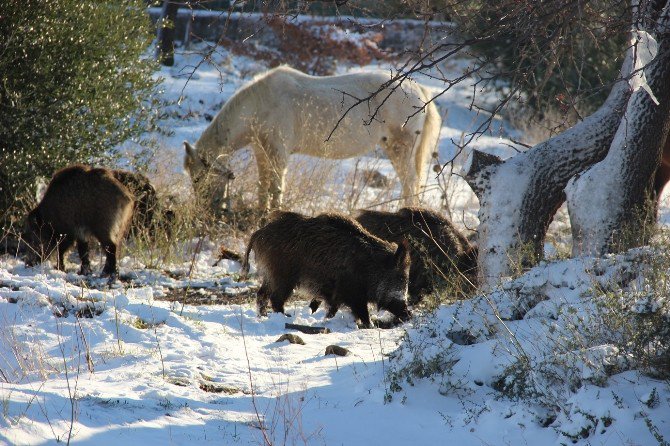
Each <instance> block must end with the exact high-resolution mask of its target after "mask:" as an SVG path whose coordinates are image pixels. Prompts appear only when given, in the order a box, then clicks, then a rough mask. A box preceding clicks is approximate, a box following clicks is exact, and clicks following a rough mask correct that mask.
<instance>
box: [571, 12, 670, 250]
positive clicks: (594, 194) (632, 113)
mask: <svg viewBox="0 0 670 446" xmlns="http://www.w3.org/2000/svg"><path fill="white" fill-rule="evenodd" d="M669 4H670V2H669ZM664 11H665V14H667V13H668V5H666V7H665V10H664ZM665 14H664V16H665ZM661 23H662V25H660V27H659V29H657V31H658V32H657V36H656V37H657V42H658V45H659V49H658V54H657V55H656V58H655V59H654V60H653V61H652V62H651V63H650V64H649V66H648V67H647V68H646V69H645V70H644V71H645V75H646V78H647V80H648V83H649V86H650V87H651V90H652V91H653V92H654V94H655V95H656V97H657V99H658V101H659V104H658V105H656V104H655V103H654V102H653V101H652V99H651V96H650V95H649V94H648V93H647V92H646V91H645V90H643V89H639V90H637V91H636V92H635V93H633V95H632V96H631V98H630V99H629V101H628V105H627V107H626V112H625V114H624V116H623V118H622V119H621V123H620V125H619V128H618V130H617V133H616V135H615V137H614V140H613V142H612V145H611V147H610V150H609V152H608V154H607V156H606V157H605V159H604V160H602V161H601V162H599V163H598V164H595V165H594V166H592V167H591V168H590V169H588V170H587V171H585V172H583V173H581V174H578V175H576V176H575V178H573V179H572V180H571V181H570V183H569V184H568V187H567V188H566V190H565V192H566V195H567V201H568V212H569V214H570V221H571V224H572V236H573V246H572V254H573V255H574V256H577V255H595V256H598V255H602V254H605V253H608V252H615V251H619V250H625V249H629V248H631V247H635V246H641V245H644V244H647V243H648V242H649V237H650V236H651V234H652V232H653V227H654V224H655V218H656V209H655V205H654V196H653V195H654V193H653V188H654V173H655V171H656V170H657V168H658V167H659V164H660V161H661V156H662V153H663V148H664V146H665V141H666V137H667V134H668V129H669V128H670V88H668V86H670V30H669V29H668V27H667V25H666V24H667V19H662V20H661Z"/></svg>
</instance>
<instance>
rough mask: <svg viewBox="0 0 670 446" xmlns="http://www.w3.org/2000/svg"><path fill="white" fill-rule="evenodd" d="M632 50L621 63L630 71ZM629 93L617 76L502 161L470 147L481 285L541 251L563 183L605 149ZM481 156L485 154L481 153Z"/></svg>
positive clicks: (487, 286)
mask: <svg viewBox="0 0 670 446" xmlns="http://www.w3.org/2000/svg"><path fill="white" fill-rule="evenodd" d="M632 60H633V58H632V54H628V55H627V56H626V58H625V60H624V63H623V65H622V68H621V77H622V78H625V77H627V76H628V74H629V73H630V72H631V68H632ZM629 96H630V92H629V89H628V84H627V83H626V81H624V80H620V81H618V82H617V83H616V84H615V85H614V86H613V88H612V91H611V92H610V95H609V97H608V98H607V100H606V101H605V103H604V104H603V105H602V106H601V107H600V108H599V109H598V110H597V111H596V112H595V113H593V114H592V115H591V116H589V117H587V118H586V119H584V120H583V121H581V122H579V123H578V124H576V125H575V126H573V127H572V128H570V129H568V130H566V131H565V132H563V133H561V134H559V135H556V136H555V137H553V138H551V139H549V140H547V141H544V142H542V143H540V144H538V145H536V146H534V147H533V148H531V149H530V150H528V151H527V152H524V153H521V154H519V155H516V156H514V157H512V158H510V159H508V160H506V161H504V162H502V161H500V160H495V159H493V158H494V157H492V156H491V155H487V156H486V157H483V156H482V154H481V153H480V152H477V151H475V152H473V155H472V156H471V160H470V163H469V167H468V166H466V180H467V181H468V183H469V184H470V187H472V189H473V190H474V192H475V194H476V195H477V196H478V198H479V204H480V210H479V221H480V225H479V228H478V244H479V256H478V268H479V283H480V284H481V286H482V287H483V288H484V289H490V288H491V287H493V286H495V285H496V284H497V283H498V281H499V280H500V278H502V277H504V276H508V275H510V273H512V272H513V270H514V267H515V266H527V265H531V264H533V263H535V262H536V261H537V260H539V259H540V258H541V257H542V253H543V244H544V237H545V234H546V231H547V228H548V226H549V224H550V223H551V219H552V217H553V216H554V214H555V213H556V210H558V208H559V207H560V205H561V204H562V203H563V201H564V200H565V196H564V192H563V189H564V188H565V186H566V184H567V183H568V181H569V180H570V178H572V177H573V176H574V175H575V174H577V173H578V172H580V171H582V170H584V169H585V168H587V167H589V166H591V165H592V164H594V163H596V162H598V161H600V160H602V159H603V157H604V156H605V155H606V153H607V150H608V149H609V146H610V144H611V142H612V139H613V138H614V134H615V132H616V130H617V128H618V126H619V122H620V120H621V116H622V115H623V111H624V109H625V106H626V103H627V101H628V98H629ZM484 158H485V159H484Z"/></svg>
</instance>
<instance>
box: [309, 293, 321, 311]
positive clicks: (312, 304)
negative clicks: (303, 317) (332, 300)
mask: <svg viewBox="0 0 670 446" xmlns="http://www.w3.org/2000/svg"><path fill="white" fill-rule="evenodd" d="M320 306H321V299H318V298H316V297H315V298H314V299H312V300H311V301H310V302H309V309H310V310H312V314H314V313H316V310H318V309H319V307H320Z"/></svg>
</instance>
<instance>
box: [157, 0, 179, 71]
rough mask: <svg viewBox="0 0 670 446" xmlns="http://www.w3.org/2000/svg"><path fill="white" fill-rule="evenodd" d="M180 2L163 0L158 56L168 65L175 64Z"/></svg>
mask: <svg viewBox="0 0 670 446" xmlns="http://www.w3.org/2000/svg"><path fill="white" fill-rule="evenodd" d="M179 3H180V2H179V1H177V0H163V8H162V11H161V16H160V18H159V19H158V32H157V34H156V37H157V40H158V45H157V47H156V58H157V59H159V60H160V62H161V64H163V65H165V66H168V67H171V66H173V65H174V35H175V27H176V24H177V12H178V11H179V6H180V5H179Z"/></svg>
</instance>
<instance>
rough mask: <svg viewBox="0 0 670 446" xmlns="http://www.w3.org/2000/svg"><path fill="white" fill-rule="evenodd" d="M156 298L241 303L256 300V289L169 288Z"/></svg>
mask: <svg viewBox="0 0 670 446" xmlns="http://www.w3.org/2000/svg"><path fill="white" fill-rule="evenodd" d="M155 299H156V300H164V301H167V302H179V303H182V302H183V303H184V304H186V305H231V304H232V305H241V304H246V303H251V302H255V301H256V291H255V290H249V291H244V292H241V293H234V294H232V293H226V292H225V291H224V290H221V289H216V288H168V289H167V290H166V292H165V295H164V296H157V297H155Z"/></svg>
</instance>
